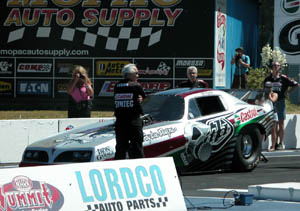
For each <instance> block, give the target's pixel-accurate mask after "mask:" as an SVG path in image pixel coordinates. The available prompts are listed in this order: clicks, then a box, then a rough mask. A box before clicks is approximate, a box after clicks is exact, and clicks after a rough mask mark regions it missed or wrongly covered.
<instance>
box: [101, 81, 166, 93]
mask: <svg viewBox="0 0 300 211" xmlns="http://www.w3.org/2000/svg"><path fill="white" fill-rule="evenodd" d="M117 83H118V81H105V82H104V83H103V85H102V88H101V90H100V92H99V94H98V96H113V94H114V88H115V85H116V84H117ZM139 83H140V84H141V86H142V87H143V89H144V91H145V92H156V91H163V90H166V89H169V88H170V87H171V83H170V82H168V81H160V82H139Z"/></svg>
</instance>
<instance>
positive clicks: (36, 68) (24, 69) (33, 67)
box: [17, 63, 52, 73]
mask: <svg viewBox="0 0 300 211" xmlns="http://www.w3.org/2000/svg"><path fill="white" fill-rule="evenodd" d="M51 67H52V64H42V63H35V64H31V63H20V64H19V65H18V70H17V71H18V72H19V73H49V72H50V71H51Z"/></svg>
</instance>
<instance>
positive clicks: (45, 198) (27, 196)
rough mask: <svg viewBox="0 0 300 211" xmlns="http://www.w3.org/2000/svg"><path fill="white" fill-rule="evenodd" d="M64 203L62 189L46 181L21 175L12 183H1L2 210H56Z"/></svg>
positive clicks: (0, 200)
mask: <svg viewBox="0 0 300 211" xmlns="http://www.w3.org/2000/svg"><path fill="white" fill-rule="evenodd" d="M63 204H64V196H63V194H62V193H61V191H60V190H59V189H57V188H56V187H54V186H52V185H50V184H48V183H46V182H44V181H35V180H31V179H30V178H29V177H27V176H23V175H19V176H16V177H14V178H13V179H12V181H11V182H10V183H7V184H4V185H2V184H0V211H14V210H16V211H21V210H22V211H42V210H43V211H44V210H45V211H46V210H47V211H51V210H53V211H54V210H60V209H61V208H62V206H63Z"/></svg>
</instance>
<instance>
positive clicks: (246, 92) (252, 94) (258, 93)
mask: <svg viewBox="0 0 300 211" xmlns="http://www.w3.org/2000/svg"><path fill="white" fill-rule="evenodd" d="M224 91H225V92H227V93H229V94H231V95H233V96H235V97H237V98H239V99H241V100H243V101H244V102H247V103H249V104H259V105H260V104H262V103H263V102H264V101H265V100H266V99H268V95H269V91H268V90H266V89H225V90H224Z"/></svg>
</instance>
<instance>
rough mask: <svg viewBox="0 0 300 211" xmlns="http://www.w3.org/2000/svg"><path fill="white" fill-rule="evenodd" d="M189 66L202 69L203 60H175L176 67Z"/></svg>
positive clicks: (203, 65)
mask: <svg viewBox="0 0 300 211" xmlns="http://www.w3.org/2000/svg"><path fill="white" fill-rule="evenodd" d="M189 66H196V67H200V68H204V67H205V60H204V59H177V60H176V67H189Z"/></svg>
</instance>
